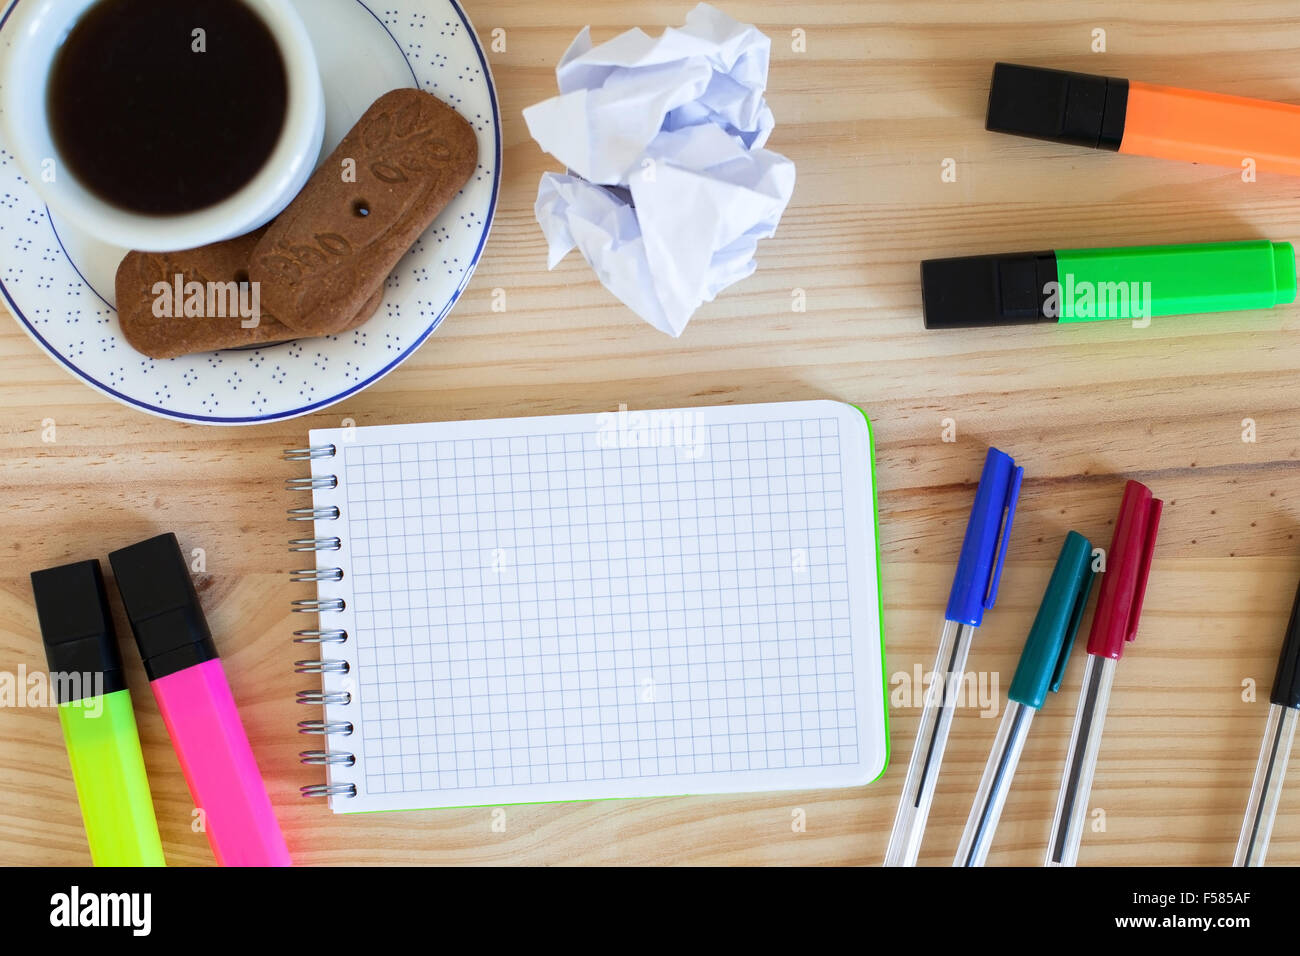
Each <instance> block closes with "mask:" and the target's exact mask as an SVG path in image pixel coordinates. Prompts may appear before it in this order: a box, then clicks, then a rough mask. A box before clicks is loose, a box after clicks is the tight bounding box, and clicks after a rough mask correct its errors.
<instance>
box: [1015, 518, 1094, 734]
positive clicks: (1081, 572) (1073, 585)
mask: <svg viewBox="0 0 1300 956" xmlns="http://www.w3.org/2000/svg"><path fill="white" fill-rule="evenodd" d="M1094 577H1095V575H1094V574H1093V571H1092V542H1090V541H1089V540H1088V539H1087V538H1085V537H1084V536H1083V535H1081V534H1079V533H1078V532H1077V531H1071V532H1070V533H1069V534H1067V535H1066V536H1065V543H1064V544H1063V545H1061V554H1060V557H1058V558H1057V559H1056V568H1055V569H1054V570H1053V571H1052V578H1051V580H1050V581H1048V582H1047V590H1046V591H1045V592H1044V593H1043V603H1042V604H1040V605H1039V607H1038V616H1037V617H1035V618H1034V625H1033V627H1031V628H1030V629H1029V636H1028V637H1027V638H1025V649H1024V650H1023V651H1021V653H1020V663H1019V664H1017V665H1016V674H1015V676H1014V677H1012V678H1011V689H1010V690H1008V691H1007V697H1008V698H1009V699H1011V700H1014V701H1016V702H1017V703H1020V704H1024V705H1025V706H1026V707H1032V708H1034V709H1035V710H1037V709H1038V708H1040V707H1042V706H1043V702H1044V701H1045V700H1046V699H1047V692H1048V690H1052V691H1057V690H1060V689H1061V679H1062V678H1063V677H1064V676H1065V665H1066V662H1067V661H1068V660H1069V659H1070V648H1072V647H1073V646H1074V636H1075V635H1076V634H1077V633H1078V631H1079V622H1080V621H1081V620H1083V609H1084V608H1085V607H1086V606H1087V604H1088V595H1089V594H1090V593H1092V581H1093V578H1094Z"/></svg>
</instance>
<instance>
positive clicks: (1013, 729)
mask: <svg viewBox="0 0 1300 956" xmlns="http://www.w3.org/2000/svg"><path fill="white" fill-rule="evenodd" d="M1094 577H1095V575H1094V574H1093V570H1092V543H1091V542H1090V541H1089V540H1088V539H1087V538H1085V537H1084V536H1083V535H1081V534H1079V533H1078V532H1077V531H1071V532H1070V533H1069V534H1067V535H1066V536H1065V543H1064V544H1062V545H1061V554H1060V556H1059V557H1058V558H1057V559H1056V567H1055V569H1054V570H1053V571H1052V577H1051V580H1049V581H1048V582H1047V590H1046V591H1045V592H1044V593H1043V603H1042V604H1040V605H1039V606H1038V615H1037V616H1036V617H1035V618H1034V625H1033V627H1031V628H1030V629H1029V636H1028V637H1027V638H1025V649H1024V650H1023V651H1022V652H1021V654H1020V663H1019V664H1018V665H1016V674H1015V676H1014V677H1013V678H1012V679H1011V686H1010V688H1008V689H1007V709H1006V710H1005V711H1004V712H1003V714H1002V725H1001V726H1000V727H999V728H998V735H997V739H996V740H995V741H994V744H993V752H992V753H991V754H989V761H988V763H987V764H986V765H985V767H984V776H983V777H982V778H981V779H980V786H979V790H978V791H976V794H975V803H974V805H973V806H972V807H971V811H970V817H969V818H968V819H967V821H966V829H965V831H964V832H963V833H962V837H961V843H960V844H959V846H958V849H957V856H956V858H955V859H954V860H953V864H952V865H953V866H983V865H984V861H985V859H986V858H987V857H988V852H989V846H990V845H991V844H992V842H993V834H994V832H995V831H996V830H997V827H998V821H999V820H1000V819H1001V817H1002V807H1003V806H1004V805H1005V804H1006V800H1007V793H1008V791H1010V789H1011V780H1012V778H1013V777H1014V776H1015V774H1016V766H1017V765H1018V764H1019V763H1020V752H1021V750H1023V749H1024V746H1025V738H1026V737H1027V736H1028V733H1029V725H1030V724H1031V723H1032V722H1033V719H1034V715H1035V714H1037V713H1038V711H1039V709H1040V708H1041V707H1042V706H1043V704H1044V703H1045V702H1046V700H1047V693H1048V691H1049V690H1051V691H1057V690H1060V689H1061V680H1062V678H1064V677H1065V665H1066V664H1067V663H1068V662H1069V660H1070V648H1072V647H1073V646H1074V637H1075V635H1076V634H1077V633H1078V632H1079V622H1080V621H1082V620H1083V610H1084V608H1085V607H1087V605H1088V595H1089V594H1090V593H1092V582H1093V578H1094Z"/></svg>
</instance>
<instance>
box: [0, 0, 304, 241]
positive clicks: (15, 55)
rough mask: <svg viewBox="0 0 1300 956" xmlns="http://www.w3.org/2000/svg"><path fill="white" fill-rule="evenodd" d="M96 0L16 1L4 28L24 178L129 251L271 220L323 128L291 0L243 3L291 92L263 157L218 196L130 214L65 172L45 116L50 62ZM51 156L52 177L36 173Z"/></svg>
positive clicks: (0, 95)
mask: <svg viewBox="0 0 1300 956" xmlns="http://www.w3.org/2000/svg"><path fill="white" fill-rule="evenodd" d="M96 2H98V0H19V3H18V5H17V7H16V8H15V9H14V11H13V13H12V14H11V16H13V17H14V18H15V22H13V23H11V24H9V25H8V26H7V27H6V29H5V33H7V34H9V35H10V36H11V37H12V39H11V41H10V48H9V52H8V57H9V62H8V64H7V65H6V66H5V68H4V72H3V80H2V81H0V82H3V84H4V85H3V89H0V101H2V102H3V117H0V119H2V121H3V122H2V128H3V133H4V141H5V143H4V144H5V145H6V146H7V147H8V149H9V151H10V152H12V153H13V155H14V158H15V159H16V161H17V163H18V167H19V168H20V169H21V170H22V172H23V175H24V176H25V177H26V178H27V180H28V181H29V182H30V183H31V184H32V187H33V188H34V189H35V190H36V191H37V192H38V193H39V194H40V196H41V198H42V199H44V200H45V202H46V203H47V204H48V205H49V207H50V209H51V210H53V211H54V212H55V213H56V214H57V215H58V216H59V217H60V218H61V219H63V220H65V221H66V222H68V223H71V224H72V225H74V226H76V227H77V228H79V229H81V230H84V231H85V232H87V233H89V234H91V235H93V236H95V237H96V238H98V239H101V240H103V241H104V242H108V243H111V244H113V245H116V246H121V247H124V248H127V249H140V250H144V251H148V252H170V251H173V250H176V249H189V248H192V247H194V246H201V245H205V244H206V243H209V242H217V241H219V240H221V239H229V238H231V237H233V236H241V235H243V234H244V233H246V232H251V231H252V230H254V229H256V228H257V227H258V226H261V225H263V224H265V223H267V222H269V221H270V220H271V219H273V218H274V217H275V216H276V215H277V214H278V213H279V212H280V211H281V210H283V209H284V207H285V206H287V205H289V203H290V201H292V199H293V198H294V196H296V195H298V193H299V191H300V190H301V189H302V187H303V185H304V184H305V183H306V182H307V177H308V176H310V175H311V173H312V170H313V169H314V168H315V166H316V160H317V159H318V158H319V156H320V148H321V139H322V137H323V135H324V131H325V99H324V94H323V93H322V90H321V80H320V72H319V70H318V69H317V66H316V54H315V53H314V52H313V50H312V46H311V40H310V38H309V37H308V35H307V29H306V27H305V26H303V23H302V19H301V18H300V17H299V15H298V12H297V11H296V10H295V9H294V7H293V4H292V3H291V2H290V0H243V3H245V4H246V5H247V6H248V7H249V8H250V9H251V10H252V11H253V12H255V13H256V14H257V15H258V16H259V17H261V19H262V21H263V22H264V23H265V24H266V26H267V28H268V29H269V30H270V32H271V35H272V37H274V39H275V42H276V44H277V45H278V46H279V49H280V55H281V57H282V58H283V60H284V69H285V77H286V81H287V83H288V99H287V104H286V110H285V118H284V126H283V128H282V129H281V131H280V138H279V140H278V141H277V142H276V144H275V147H274V149H273V150H272V151H271V155H270V157H269V158H268V159H267V161H266V163H265V164H264V165H263V166H262V168H261V169H260V170H258V172H257V174H256V175H255V176H253V178H252V179H251V180H249V181H248V182H247V183H245V184H244V186H243V187H242V188H240V190H239V191H238V192H236V193H235V194H234V195H232V196H228V197H227V198H226V199H223V200H222V201H221V202H219V203H216V204H215V205H212V206H208V207H207V208H204V209H200V210H197V211H194V212H187V213H181V214H177V215H145V214H140V213H133V212H130V211H127V210H124V209H121V208H119V207H117V206H114V205H112V204H111V203H108V202H105V201H104V200H102V199H100V198H99V197H98V196H96V195H95V194H94V193H92V192H90V191H89V190H88V189H86V188H85V187H84V186H83V185H82V184H81V183H79V182H78V181H77V180H76V177H75V176H73V175H72V174H71V173H70V172H68V165H67V163H65V162H62V161H61V158H60V156H59V151H58V149H57V148H56V147H55V144H54V138H53V135H52V132H51V124H50V121H49V116H48V113H47V105H46V104H47V99H48V97H47V87H48V84H49V78H50V69H51V67H52V65H53V63H54V59H55V56H56V55H57V53H58V51H59V48H60V47H61V46H62V44H63V41H64V39H65V38H66V37H67V35H68V31H69V30H70V29H71V28H72V26H73V24H75V23H76V21H77V20H78V19H79V18H80V16H81V15H82V14H83V13H84V12H85V11H86V8H88V7H90V6H92V5H93V4H95V3H96ZM49 160H53V163H54V165H53V168H54V169H55V171H56V173H55V176H54V177H53V178H54V181H53V182H46V181H45V179H46V177H44V176H43V175H42V173H43V171H44V170H45V169H46V168H48V167H49V163H48V161H49Z"/></svg>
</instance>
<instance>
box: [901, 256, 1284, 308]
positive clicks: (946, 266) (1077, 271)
mask: <svg viewBox="0 0 1300 956" xmlns="http://www.w3.org/2000/svg"><path fill="white" fill-rule="evenodd" d="M921 294H922V299H923V302H924V310H925V327H926V328H927V329H959V328H975V327H979V326H999V325H1020V324H1025V323H1032V322H1091V321H1095V320H1100V319H1129V320H1131V321H1132V322H1133V324H1134V325H1135V326H1137V327H1142V326H1145V325H1147V324H1148V323H1149V322H1150V321H1151V319H1152V318H1153V317H1156V316H1165V315H1192V314H1196V313H1202V312H1236V311H1241V310H1245V309H1271V308H1272V307H1273V306H1275V305H1282V304H1285V303H1288V302H1294V301H1295V298H1296V264H1295V250H1294V249H1293V248H1292V246H1291V243H1289V242H1271V241H1269V240H1267V239H1252V240H1247V241H1244V242H1201V243H1187V244H1183V245H1171V246H1126V247H1121V248H1116V249H1058V250H1055V251H1048V252H1023V253H1008V254H1005V255H993V256H966V257H962V258H956V259H927V260H926V261H925V262H922V263H921Z"/></svg>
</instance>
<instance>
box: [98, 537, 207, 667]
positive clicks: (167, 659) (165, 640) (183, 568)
mask: <svg viewBox="0 0 1300 956" xmlns="http://www.w3.org/2000/svg"><path fill="white" fill-rule="evenodd" d="M108 560H109V563H111V564H112V565H113V575H114V576H115V577H116V578H117V589H118V591H120V592H121V594H122V603H123V604H124V605H126V616H127V617H128V618H130V620H131V630H132V631H133V632H134V633H135V643H136V645H137V646H138V647H139V648H140V656H141V657H142V658H144V669H145V673H147V674H148V675H149V679H150V680H151V681H152V680H157V679H158V678H160V677H166V676H167V675H168V674H174V673H176V672H177V671H182V670H185V669H186V668H187V667H193V666H194V665H195V664H202V663H203V662H204V661H210V660H212V659H214V658H215V657H216V656H217V648H216V645H215V644H213V642H212V632H211V631H209V630H208V622H207V621H206V620H205V619H204V617H203V608H202V607H201V606H200V605H199V596H198V594H196V593H195V591H194V582H193V581H192V580H191V579H190V569H189V567H188V566H187V565H186V564H185V558H184V557H183V556H182V555H181V546H180V543H179V542H178V541H177V540H176V535H174V534H160V535H158V537H156V538H150V539H149V540H148V541H141V542H140V543H139V544H133V545H131V546H130V547H129V548H123V549H122V550H120V551H114V552H113V553H112V554H110V555H109V556H108Z"/></svg>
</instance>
